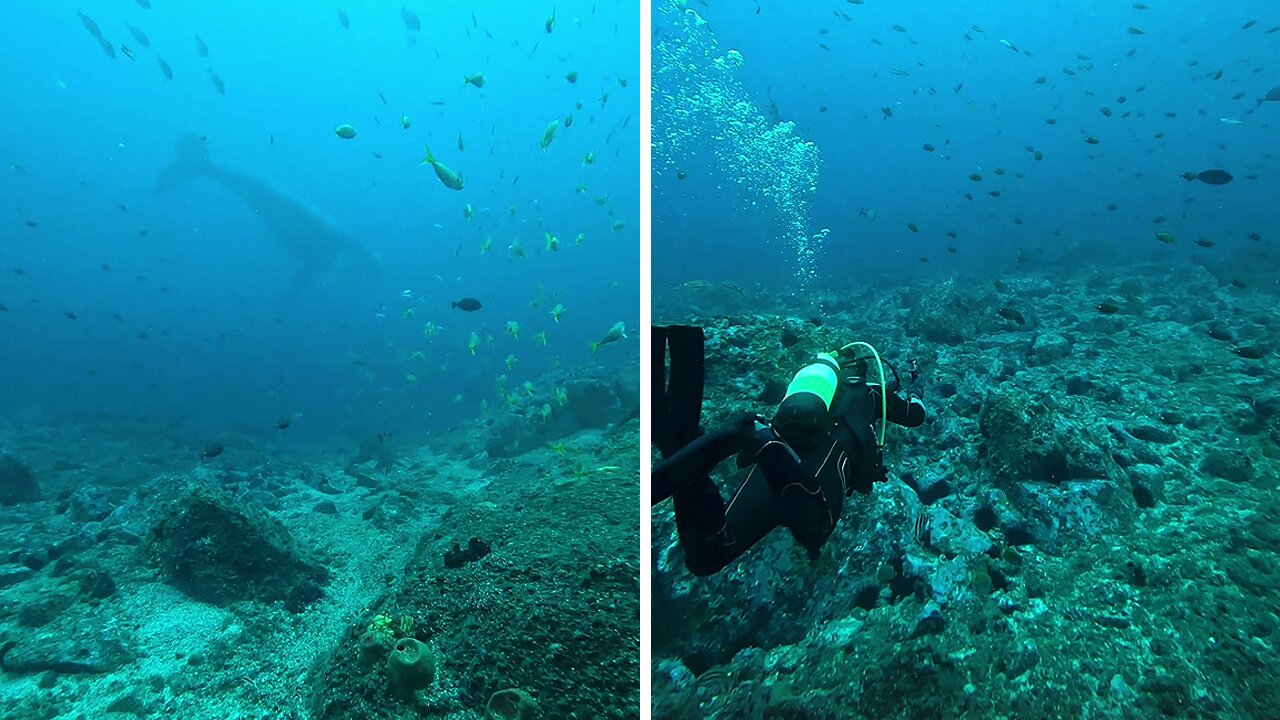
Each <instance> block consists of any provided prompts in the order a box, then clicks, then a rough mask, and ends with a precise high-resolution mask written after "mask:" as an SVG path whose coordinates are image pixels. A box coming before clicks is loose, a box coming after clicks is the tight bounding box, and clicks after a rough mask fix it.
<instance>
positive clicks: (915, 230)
mask: <svg viewBox="0 0 1280 720" xmlns="http://www.w3.org/2000/svg"><path fill="white" fill-rule="evenodd" d="M907 229H908V230H910V231H911V232H913V233H918V232H920V228H919V227H917V226H916V224H915V223H913V222H909V223H907Z"/></svg>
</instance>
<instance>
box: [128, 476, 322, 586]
mask: <svg viewBox="0 0 1280 720" xmlns="http://www.w3.org/2000/svg"><path fill="white" fill-rule="evenodd" d="M152 536H153V537H152V539H153V543H154V556H155V557H156V558H157V560H158V562H159V564H160V569H161V571H162V572H163V574H164V577H165V579H166V580H167V581H168V582H169V583H170V584H172V585H173V586H174V587H176V588H178V589H179V590H181V591H183V592H184V593H186V594H188V595H190V596H191V597H193V598H195V599H197V600H202V601H204V602H209V603H213V604H217V605H221V604H225V603H229V602H232V601H235V600H257V601H259V602H275V601H280V600H284V601H286V603H287V604H288V605H289V609H290V610H291V611H295V612H297V611H300V610H301V607H299V606H298V602H299V599H303V602H302V604H306V601H308V600H313V599H316V598H318V597H320V595H321V594H322V593H321V592H320V586H321V585H322V584H324V583H325V582H326V581H327V580H328V572H327V571H326V570H325V569H324V568H323V567H321V566H320V565H318V564H316V563H314V562H313V561H311V560H309V559H307V558H306V557H305V556H304V554H303V553H302V552H301V551H300V550H299V549H298V547H297V545H296V544H295V543H294V541H293V537H292V536H291V535H290V534H289V531H288V530H286V529H285V527H284V526H283V525H281V524H280V523H279V521H277V520H275V519H274V518H271V517H270V516H268V515H267V514H266V513H265V512H263V511H262V510H261V509H260V508H257V507H255V506H252V505H248V504H245V503H243V502H240V501H239V500H236V499H235V498H233V497H231V496H230V495H228V494H226V493H223V492H220V491H217V490H213V489H209V488H197V489H196V490H194V491H192V492H191V493H190V494H189V495H187V496H186V497H184V498H182V499H180V500H179V501H178V502H176V503H174V504H173V506H172V507H171V508H170V509H169V511H168V512H167V513H166V514H165V515H164V517H163V518H162V519H161V520H160V521H159V522H158V523H157V524H156V526H155V528H154V530H153V532H152Z"/></svg>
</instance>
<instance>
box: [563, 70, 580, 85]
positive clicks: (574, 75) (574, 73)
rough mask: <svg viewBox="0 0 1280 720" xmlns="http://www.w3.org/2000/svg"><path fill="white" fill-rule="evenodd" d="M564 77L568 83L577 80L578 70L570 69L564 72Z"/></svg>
mask: <svg viewBox="0 0 1280 720" xmlns="http://www.w3.org/2000/svg"><path fill="white" fill-rule="evenodd" d="M564 79H565V80H567V81H568V82H569V84H570V85H572V84H574V83H576V82H578V71H577V70H570V71H569V72H568V73H566V74H565V76H564Z"/></svg>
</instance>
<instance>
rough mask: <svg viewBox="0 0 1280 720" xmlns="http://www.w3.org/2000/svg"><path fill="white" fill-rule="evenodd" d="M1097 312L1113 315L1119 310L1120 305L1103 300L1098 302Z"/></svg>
mask: <svg viewBox="0 0 1280 720" xmlns="http://www.w3.org/2000/svg"><path fill="white" fill-rule="evenodd" d="M1098 312H1100V313H1102V314H1103V315H1115V314H1116V313H1118V312H1120V306H1119V305H1117V304H1115V303H1113V302H1111V301H1110V300H1105V301H1103V302H1100V303H1098Z"/></svg>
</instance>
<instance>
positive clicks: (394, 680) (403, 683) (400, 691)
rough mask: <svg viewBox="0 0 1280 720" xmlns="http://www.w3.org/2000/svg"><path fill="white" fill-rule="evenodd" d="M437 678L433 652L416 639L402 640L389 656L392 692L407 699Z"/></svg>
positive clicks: (388, 671) (388, 664) (388, 669)
mask: <svg viewBox="0 0 1280 720" xmlns="http://www.w3.org/2000/svg"><path fill="white" fill-rule="evenodd" d="M435 676H436V660H435V657H433V656H432V654H431V650H430V649H429V648H428V647H427V646H426V645H425V644H424V643H422V642H419V641H418V640H416V639H414V638H401V639H399V640H397V641H396V644H395V647H393V648H391V654H390V655H388V656H387V678H388V679H389V680H390V681H391V690H392V691H393V692H395V694H396V695H399V696H400V697H405V698H411V697H413V693H414V692H415V691H418V690H421V689H423V688H425V687H427V686H428V685H430V684H431V681H432V680H434V679H435Z"/></svg>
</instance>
